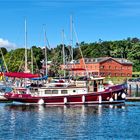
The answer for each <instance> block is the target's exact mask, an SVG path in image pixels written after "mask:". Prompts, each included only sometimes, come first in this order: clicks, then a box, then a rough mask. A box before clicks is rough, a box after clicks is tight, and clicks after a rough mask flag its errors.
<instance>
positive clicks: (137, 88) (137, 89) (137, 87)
mask: <svg viewBox="0 0 140 140" xmlns="http://www.w3.org/2000/svg"><path fill="white" fill-rule="evenodd" d="M138 91H139V86H138V84H136V95H135V96H136V97H138Z"/></svg>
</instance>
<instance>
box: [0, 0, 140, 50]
mask: <svg viewBox="0 0 140 140" xmlns="http://www.w3.org/2000/svg"><path fill="white" fill-rule="evenodd" d="M71 14H72V15H73V20H74V25H75V29H76V32H77V35H78V39H79V42H81V41H85V42H95V41H98V40H99V39H102V40H104V41H106V40H120V39H126V38H127V37H138V38H140V1H139V0H0V47H2V46H4V47H7V48H9V47H10V48H11V47H23V46H24V20H25V18H26V20H27V32H28V36H27V45H28V47H31V46H32V45H37V46H44V32H43V27H44V26H43V25H44V24H45V30H46V32H47V38H48V40H49V43H50V46H51V47H55V46H56V45H57V44H60V43H62V35H61V32H62V29H64V31H65V34H66V38H65V43H66V44H68V43H69V42H70V41H69V40H70V15H71ZM74 41H75V36H74Z"/></svg>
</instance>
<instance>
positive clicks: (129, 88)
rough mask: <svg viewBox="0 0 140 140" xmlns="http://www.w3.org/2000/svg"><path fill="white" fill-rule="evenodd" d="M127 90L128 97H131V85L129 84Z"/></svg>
mask: <svg viewBox="0 0 140 140" xmlns="http://www.w3.org/2000/svg"><path fill="white" fill-rule="evenodd" d="M128 90H129V92H128V93H129V97H131V84H129V87H128Z"/></svg>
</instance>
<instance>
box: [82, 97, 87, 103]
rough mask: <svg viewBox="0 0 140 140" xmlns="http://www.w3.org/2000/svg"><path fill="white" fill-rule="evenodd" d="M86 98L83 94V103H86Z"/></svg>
mask: <svg viewBox="0 0 140 140" xmlns="http://www.w3.org/2000/svg"><path fill="white" fill-rule="evenodd" d="M85 99H86V98H85V96H84V95H83V96H82V103H85Z"/></svg>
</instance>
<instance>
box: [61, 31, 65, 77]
mask: <svg viewBox="0 0 140 140" xmlns="http://www.w3.org/2000/svg"><path fill="white" fill-rule="evenodd" d="M62 43H63V65H64V77H66V71H65V68H66V62H65V45H64V30H62Z"/></svg>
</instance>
